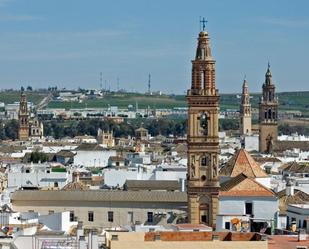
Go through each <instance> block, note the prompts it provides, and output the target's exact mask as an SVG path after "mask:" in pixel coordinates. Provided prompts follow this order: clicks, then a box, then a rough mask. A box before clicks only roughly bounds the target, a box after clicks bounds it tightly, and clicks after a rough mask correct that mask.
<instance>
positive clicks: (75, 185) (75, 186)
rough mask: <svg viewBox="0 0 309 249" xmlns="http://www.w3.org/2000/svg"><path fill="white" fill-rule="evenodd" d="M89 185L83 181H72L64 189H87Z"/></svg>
mask: <svg viewBox="0 0 309 249" xmlns="http://www.w3.org/2000/svg"><path fill="white" fill-rule="evenodd" d="M87 189H88V187H87V186H86V185H85V184H84V183H82V182H70V183H68V184H66V185H65V186H64V187H63V188H62V190H66V191H68V190H87Z"/></svg>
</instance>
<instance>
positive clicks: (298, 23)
mask: <svg viewBox="0 0 309 249" xmlns="http://www.w3.org/2000/svg"><path fill="white" fill-rule="evenodd" d="M260 21H262V22H263V23H266V24H271V25H276V26H282V27H285V28H306V27H309V20H308V19H284V18H278V17H261V18H260Z"/></svg>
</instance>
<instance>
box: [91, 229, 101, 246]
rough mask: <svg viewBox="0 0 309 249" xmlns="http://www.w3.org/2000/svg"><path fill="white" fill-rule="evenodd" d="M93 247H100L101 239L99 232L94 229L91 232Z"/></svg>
mask: <svg viewBox="0 0 309 249" xmlns="http://www.w3.org/2000/svg"><path fill="white" fill-rule="evenodd" d="M90 233H91V246H92V247H91V249H99V241H98V234H97V231H96V230H92V231H91V232H90Z"/></svg>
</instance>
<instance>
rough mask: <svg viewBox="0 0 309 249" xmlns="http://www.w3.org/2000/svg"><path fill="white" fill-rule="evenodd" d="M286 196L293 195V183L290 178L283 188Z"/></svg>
mask: <svg viewBox="0 0 309 249" xmlns="http://www.w3.org/2000/svg"><path fill="white" fill-rule="evenodd" d="M285 194H286V196H293V195H294V184H293V182H292V180H291V179H287V183H286V188H285Z"/></svg>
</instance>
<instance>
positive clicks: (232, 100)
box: [0, 91, 309, 116]
mask: <svg viewBox="0 0 309 249" xmlns="http://www.w3.org/2000/svg"><path fill="white" fill-rule="evenodd" d="M47 94H48V93H47V92H39V91H33V92H27V97H28V100H29V101H32V102H33V103H35V104H37V103H39V102H40V101H41V100H42V99H43V98H44V97H45V96H46V95H47ZM237 96H240V93H235V94H221V97H220V108H221V110H226V109H239V103H240V99H239V98H238V97H237ZM251 96H252V98H251V104H252V107H253V108H258V102H259V97H260V94H257V93H253V94H251ZM277 96H278V98H279V103H280V107H279V109H280V110H299V111H301V112H302V113H303V114H304V115H305V116H309V91H301V92H300V91H298V92H281V93H278V94H277ZM19 97H20V92H19V91H2V92H0V102H4V103H6V104H7V103H14V102H15V101H19ZM128 105H133V106H135V105H138V108H142V109H144V108H147V107H149V108H151V109H153V108H160V109H162V108H168V109H170V108H174V107H186V106H187V103H186V97H185V95H145V94H140V93H110V94H108V95H106V96H104V97H103V98H102V99H89V100H86V101H84V102H82V103H78V102H59V101H51V102H50V103H49V104H48V106H47V108H65V109H67V110H68V109H70V108H86V107H88V108H107V107H108V106H118V107H119V108H127V107H128Z"/></svg>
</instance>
